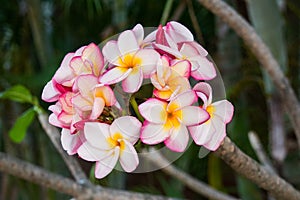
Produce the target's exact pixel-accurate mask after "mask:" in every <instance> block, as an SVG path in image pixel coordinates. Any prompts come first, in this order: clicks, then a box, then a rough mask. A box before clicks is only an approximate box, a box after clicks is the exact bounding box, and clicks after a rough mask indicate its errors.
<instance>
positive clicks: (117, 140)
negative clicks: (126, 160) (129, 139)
mask: <svg viewBox="0 0 300 200" xmlns="http://www.w3.org/2000/svg"><path fill="white" fill-rule="evenodd" d="M107 141H108V143H109V145H110V146H111V147H112V148H115V147H117V146H118V147H120V150H124V149H125V143H124V141H123V136H122V134H120V133H115V134H114V135H113V136H112V137H109V138H107Z"/></svg>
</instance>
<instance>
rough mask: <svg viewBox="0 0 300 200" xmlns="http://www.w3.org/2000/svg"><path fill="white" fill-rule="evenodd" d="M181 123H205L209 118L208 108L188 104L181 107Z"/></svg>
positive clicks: (189, 124)
mask: <svg viewBox="0 0 300 200" xmlns="http://www.w3.org/2000/svg"><path fill="white" fill-rule="evenodd" d="M181 113H182V119H181V123H183V124H184V125H186V126H192V125H196V124H200V123H203V122H205V121H207V120H208V119H209V114H208V113H207V112H206V110H204V109H202V108H200V107H198V106H186V107H184V108H182V109H181Z"/></svg>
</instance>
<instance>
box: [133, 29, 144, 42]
mask: <svg viewBox="0 0 300 200" xmlns="http://www.w3.org/2000/svg"><path fill="white" fill-rule="evenodd" d="M132 31H133V33H134V35H135V38H136V39H137V41H138V44H139V45H141V44H142V42H143V39H144V28H143V26H142V25H141V24H137V25H136V26H135V27H134V28H133V29H132Z"/></svg>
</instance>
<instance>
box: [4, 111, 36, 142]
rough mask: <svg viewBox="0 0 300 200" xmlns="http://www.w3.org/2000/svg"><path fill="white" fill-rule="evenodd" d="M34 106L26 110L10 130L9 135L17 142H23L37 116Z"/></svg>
mask: <svg viewBox="0 0 300 200" xmlns="http://www.w3.org/2000/svg"><path fill="white" fill-rule="evenodd" d="M35 114H36V112H35V110H34V108H30V109H28V110H27V111H25V112H24V113H23V114H22V115H21V116H20V117H19V118H18V119H17V120H16V122H15V124H14V126H13V127H12V128H11V129H10V131H9V137H10V139H11V140H12V141H14V142H16V143H20V142H22V140H23V139H24V138H25V135H26V131H27V129H28V127H29V125H30V124H31V122H32V121H33V119H34V117H35Z"/></svg>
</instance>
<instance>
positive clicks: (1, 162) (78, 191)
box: [0, 152, 173, 200]
mask: <svg viewBox="0 0 300 200" xmlns="http://www.w3.org/2000/svg"><path fill="white" fill-rule="evenodd" d="M0 171H2V172H4V173H8V174H11V175H14V176H16V177H20V178H22V179H25V180H28V181H30V182H33V183H36V184H39V185H42V186H44V187H48V188H51V189H54V190H56V191H58V192H61V193H65V194H69V195H71V196H74V197H78V199H101V200H115V199H119V200H144V199H145V200H146V199H147V200H151V199H153V200H171V199H173V198H167V197H162V196H157V195H149V194H141V193H135V192H126V191H121V190H113V189H107V188H100V187H95V186H87V185H81V184H79V183H76V182H75V181H73V180H71V179H69V178H65V177H63V176H60V175H57V174H54V173H51V172H48V171H47V170H45V169H42V168H40V167H38V166H35V165H32V164H30V163H27V162H25V161H21V160H19V159H17V158H13V157H11V156H9V155H7V154H5V153H1V152H0Z"/></svg>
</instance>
